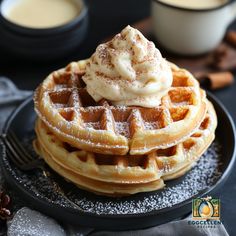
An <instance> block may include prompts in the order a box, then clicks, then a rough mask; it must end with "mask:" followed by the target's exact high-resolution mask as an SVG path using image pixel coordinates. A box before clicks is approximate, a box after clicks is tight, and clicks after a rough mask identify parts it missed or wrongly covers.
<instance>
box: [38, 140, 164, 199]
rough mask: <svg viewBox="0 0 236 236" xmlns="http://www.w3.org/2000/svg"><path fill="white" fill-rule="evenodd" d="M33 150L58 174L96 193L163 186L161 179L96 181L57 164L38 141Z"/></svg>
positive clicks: (132, 191)
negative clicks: (115, 181)
mask: <svg viewBox="0 0 236 236" xmlns="http://www.w3.org/2000/svg"><path fill="white" fill-rule="evenodd" d="M34 146H35V150H36V151H37V152H38V153H39V154H40V155H41V156H43V157H44V160H45V161H46V163H47V164H48V165H49V166H50V167H51V168H52V169H53V170H54V171H56V172H57V173H58V174H60V175H61V176H63V177H64V178H65V179H66V180H68V181H71V182H73V183H75V184H76V185H77V186H78V187H79V188H81V189H84V190H88V191H92V192H93V193H96V194H98V195H106V196H111V197H120V196H126V195H130V194H135V193H139V192H150V191H154V190H158V189H161V188H163V187H164V186H165V185H164V182H163V180H162V179H158V180H156V181H152V182H149V183H140V184H119V183H109V182H102V181H97V180H94V179H90V178H87V177H84V176H82V175H79V174H78V173H75V172H74V171H73V170H71V169H70V168H66V167H65V166H63V165H60V164H58V162H57V161H55V159H54V158H53V157H52V156H51V155H50V154H49V153H47V151H46V150H44V148H42V146H40V145H39V143H38V141H36V142H34Z"/></svg>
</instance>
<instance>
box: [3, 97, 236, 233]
mask: <svg viewBox="0 0 236 236" xmlns="http://www.w3.org/2000/svg"><path fill="white" fill-rule="evenodd" d="M208 97H209V99H210V100H211V101H212V102H213V104H214V106H215V109H216V112H217V116H218V128H217V131H216V139H215V141H214V142H213V144H212V145H211V147H210V148H209V149H208V151H207V152H206V153H205V154H204V155H203V156H202V157H201V159H200V161H199V162H198V163H197V165H196V166H195V167H194V168H193V169H192V170H190V171H189V172H188V173H187V174H186V175H185V176H183V177H181V178H179V179H176V180H173V181H169V182H167V183H166V187H165V189H163V190H159V191H155V192H150V193H140V194H136V195H133V196H129V197H124V198H109V197H103V196H97V195H94V194H92V193H89V192H86V191H84V190H80V189H78V188H76V187H75V186H74V185H73V184H71V183H68V182H66V181H65V180H64V179H63V178H62V177H60V176H58V175H57V174H56V173H55V172H53V171H52V170H51V169H50V168H49V167H46V171H47V173H48V174H49V175H50V177H49V178H48V177H45V175H44V173H43V171H42V170H39V169H37V170H34V171H30V172H23V171H21V170H19V169H18V168H17V167H15V166H14V165H13V164H12V163H11V162H10V161H9V160H8V158H7V156H6V152H5V151H6V149H5V146H4V145H2V155H1V158H0V160H1V166H2V170H3V173H4V175H5V177H6V180H7V181H8V182H9V183H10V184H11V185H12V186H13V187H14V189H15V190H16V191H17V192H18V194H21V195H22V197H23V198H24V199H25V200H26V201H27V202H28V203H29V205H30V206H31V207H34V208H35V209H37V210H39V211H41V212H43V213H45V214H47V215H49V216H52V217H54V218H56V219H58V220H60V221H63V222H68V223H71V224H77V225H83V226H88V227H93V228H100V229H101V228H103V229H113V230H126V229H138V228H146V227H150V226H154V225H158V224H162V223H165V222H168V221H171V220H174V219H177V218H180V217H182V216H184V215H185V214H186V213H190V211H191V201H192V199H193V198H196V197H201V196H203V195H210V194H214V193H215V191H216V189H218V188H216V187H219V186H220V185H222V183H223V182H224V180H225V179H226V177H227V176H228V175H229V173H230V170H231V168H232V166H233V163H234V160H235V155H234V154H235V130H234V124H233V122H232V119H231V118H230V115H229V114H228V112H227V111H226V110H225V108H224V107H223V105H222V104H221V103H220V102H219V101H218V100H217V99H216V98H214V97H213V96H212V95H210V94H208ZM35 118H36V114H35V113H34V109H33V101H32V98H28V99H27V100H26V101H24V102H23V103H22V104H21V105H20V106H19V107H18V108H17V109H16V110H15V111H14V112H13V114H12V115H11V116H10V118H9V120H8V122H7V124H6V125H5V130H4V132H7V130H8V129H9V128H11V129H12V130H14V131H15V133H16V135H17V136H18V137H19V139H20V140H21V142H22V145H24V146H25V148H26V149H27V150H28V151H29V152H30V153H31V154H32V155H36V154H35V153H34V151H33V148H32V140H33V139H34V137H35V134H34V122H35Z"/></svg>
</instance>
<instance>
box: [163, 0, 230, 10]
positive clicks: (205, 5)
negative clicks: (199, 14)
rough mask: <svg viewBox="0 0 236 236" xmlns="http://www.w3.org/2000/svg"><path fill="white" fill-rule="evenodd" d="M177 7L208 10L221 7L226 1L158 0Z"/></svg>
mask: <svg viewBox="0 0 236 236" xmlns="http://www.w3.org/2000/svg"><path fill="white" fill-rule="evenodd" d="M159 1H160V2H163V3H167V4H170V5H173V6H177V7H184V8H189V9H210V8H215V7H218V6H221V5H223V4H224V3H226V2H228V0H159Z"/></svg>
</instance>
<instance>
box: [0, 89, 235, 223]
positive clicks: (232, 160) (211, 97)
mask: <svg viewBox="0 0 236 236" xmlns="http://www.w3.org/2000/svg"><path fill="white" fill-rule="evenodd" d="M207 96H208V98H209V100H210V101H211V102H213V103H215V104H217V106H218V107H219V108H220V110H222V112H223V113H224V115H225V116H226V118H227V119H228V121H229V124H230V126H231V132H232V134H233V135H232V137H233V139H234V140H232V141H233V142H232V143H233V147H232V150H233V151H232V155H231V158H230V161H229V163H228V165H227V167H226V169H225V170H224V172H223V173H222V175H221V176H220V178H219V179H218V180H217V182H216V183H215V184H214V185H213V186H211V187H210V188H207V189H203V190H201V191H199V192H198V193H197V194H195V195H194V196H192V197H190V198H188V199H186V200H184V201H183V202H180V203H177V204H175V205H174V206H169V207H165V208H162V209H159V210H152V211H149V212H142V213H137V214H135V213H132V214H97V213H91V212H85V211H82V210H80V209H75V208H71V207H68V206H65V207H62V206H60V205H58V204H56V203H53V202H48V201H45V199H44V198H43V197H41V196H37V195H36V194H35V193H34V192H32V191H29V189H27V188H26V187H24V186H23V185H22V184H20V185H19V182H17V181H16V179H15V178H14V176H12V174H11V173H10V172H9V171H8V175H9V174H10V175H11V179H12V181H13V182H14V184H15V185H16V186H17V188H18V189H20V190H21V192H23V193H24V194H25V195H27V197H30V198H32V197H33V199H34V200H37V201H38V202H40V204H44V205H46V206H47V207H50V208H54V209H55V208H56V209H58V208H60V210H67V211H69V212H70V213H74V214H80V216H89V217H93V218H99V219H101V218H102V219H108V218H109V219H121V218H122V219H128V218H142V217H151V216H155V215H157V214H166V213H169V212H170V211H173V210H176V209H178V208H181V207H185V206H187V205H189V204H190V203H191V201H192V199H193V198H199V197H201V196H203V195H207V194H209V193H210V192H212V191H213V190H215V189H216V188H218V187H220V186H221V185H222V183H223V182H224V181H225V180H226V179H227V178H228V176H229V173H230V172H231V170H232V167H233V165H234V163H235V160H236V130H235V124H234V121H233V119H232V116H231V115H230V113H229V112H228V110H227V109H226V107H225V106H224V105H223V103H222V102H221V101H220V100H219V99H218V98H217V97H216V96H215V95H213V94H212V93H211V92H209V91H207ZM32 99H33V95H30V96H29V97H27V98H26V99H25V100H24V101H23V102H21V103H20V104H19V105H18V106H17V107H16V108H15V109H14V110H13V111H12V113H11V114H10V115H9V117H8V119H7V120H6V122H5V123H4V126H3V127H4V128H3V129H2V134H5V133H6V132H7V130H8V128H9V126H10V125H11V123H12V121H13V119H14V118H15V116H16V115H17V113H18V112H19V111H20V110H21V109H22V108H23V107H25V106H26V105H27V104H28V103H30V102H31V101H32ZM0 141H1V140H0ZM0 145H1V146H2V153H3V154H5V155H6V147H5V145H4V144H3V142H0ZM0 159H1V162H2V159H3V157H0ZM4 171H6V170H4ZM17 183H18V184H17Z"/></svg>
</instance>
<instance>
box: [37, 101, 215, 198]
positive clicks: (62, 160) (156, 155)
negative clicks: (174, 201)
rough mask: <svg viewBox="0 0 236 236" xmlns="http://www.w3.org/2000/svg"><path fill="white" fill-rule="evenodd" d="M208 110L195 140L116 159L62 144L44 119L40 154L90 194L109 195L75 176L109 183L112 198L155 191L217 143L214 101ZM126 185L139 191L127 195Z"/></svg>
mask: <svg viewBox="0 0 236 236" xmlns="http://www.w3.org/2000/svg"><path fill="white" fill-rule="evenodd" d="M207 107H208V112H207V114H206V115H205V118H204V120H203V121H202V123H201V125H200V126H199V127H198V129H197V130H196V132H195V133H194V134H193V135H192V136H191V137H189V138H187V139H186V140H185V141H184V142H182V143H180V144H177V145H175V146H173V147H171V148H167V149H160V150H156V151H154V152H152V153H150V154H146V155H138V156H132V155H120V156H115V155H104V154H103V155H102V154H97V153H91V152H87V151H84V150H79V149H77V148H74V147H72V146H70V145H69V144H67V143H65V142H62V141H60V140H59V139H58V138H57V137H56V136H55V135H54V134H53V133H52V132H51V131H50V130H49V129H48V128H47V126H46V125H45V124H44V123H43V122H42V121H41V120H38V121H37V122H36V128H35V130H36V133H37V139H38V140H37V142H38V144H37V146H38V148H37V149H40V150H41V151H38V152H39V153H40V155H42V156H43V158H44V159H45V161H46V162H47V163H48V164H49V165H50V166H51V167H52V168H53V169H54V170H55V171H57V172H59V174H61V175H62V176H64V177H65V178H67V179H69V180H70V181H72V182H74V183H76V184H77V185H79V186H80V187H82V188H85V189H88V190H90V191H93V192H96V193H101V192H103V193H105V194H108V192H104V190H102V189H97V188H95V187H94V186H93V185H90V182H89V183H88V181H86V182H85V183H84V184H83V181H79V182H77V181H76V179H75V178H74V177H73V176H77V175H78V176H79V177H78V178H79V179H83V178H85V179H89V180H91V181H98V182H99V183H100V185H101V183H102V184H104V186H105V185H106V184H107V185H106V186H107V187H108V186H110V188H109V189H107V190H106V191H109V194H110V195H112V194H113V193H112V192H113V191H115V192H114V194H115V195H117V194H120V195H122V194H133V193H136V192H141V191H153V190H156V189H159V188H161V187H163V186H164V183H163V180H170V179H174V178H177V177H180V176H181V175H183V174H185V173H186V172H187V171H188V170H189V169H190V168H191V167H192V166H193V165H194V164H195V162H196V161H197V160H198V159H199V158H200V156H201V155H202V153H203V152H204V151H205V150H206V149H207V148H208V146H209V145H210V144H211V142H212V141H213V139H214V136H215V135H214V132H215V128H216V125H217V118H216V114H215V111H214V108H213V106H212V104H211V103H210V102H208V105H207ZM72 173H73V174H72ZM68 175H69V176H68ZM160 179H161V181H160ZM156 181H158V182H156ZM145 184H146V185H147V186H146V188H145ZM123 185H124V186H126V185H128V186H129V185H130V187H131V186H132V187H134V186H136V187H137V189H136V190H135V187H134V188H128V187H127V186H126V187H127V188H126V187H125V188H126V192H123V191H124V190H122V191H121V189H120V186H123ZM115 186H119V187H118V188H115ZM138 186H139V187H138ZM140 186H142V187H140ZM128 189H129V190H130V192H128V191H129V190H128ZM131 189H132V191H131Z"/></svg>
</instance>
